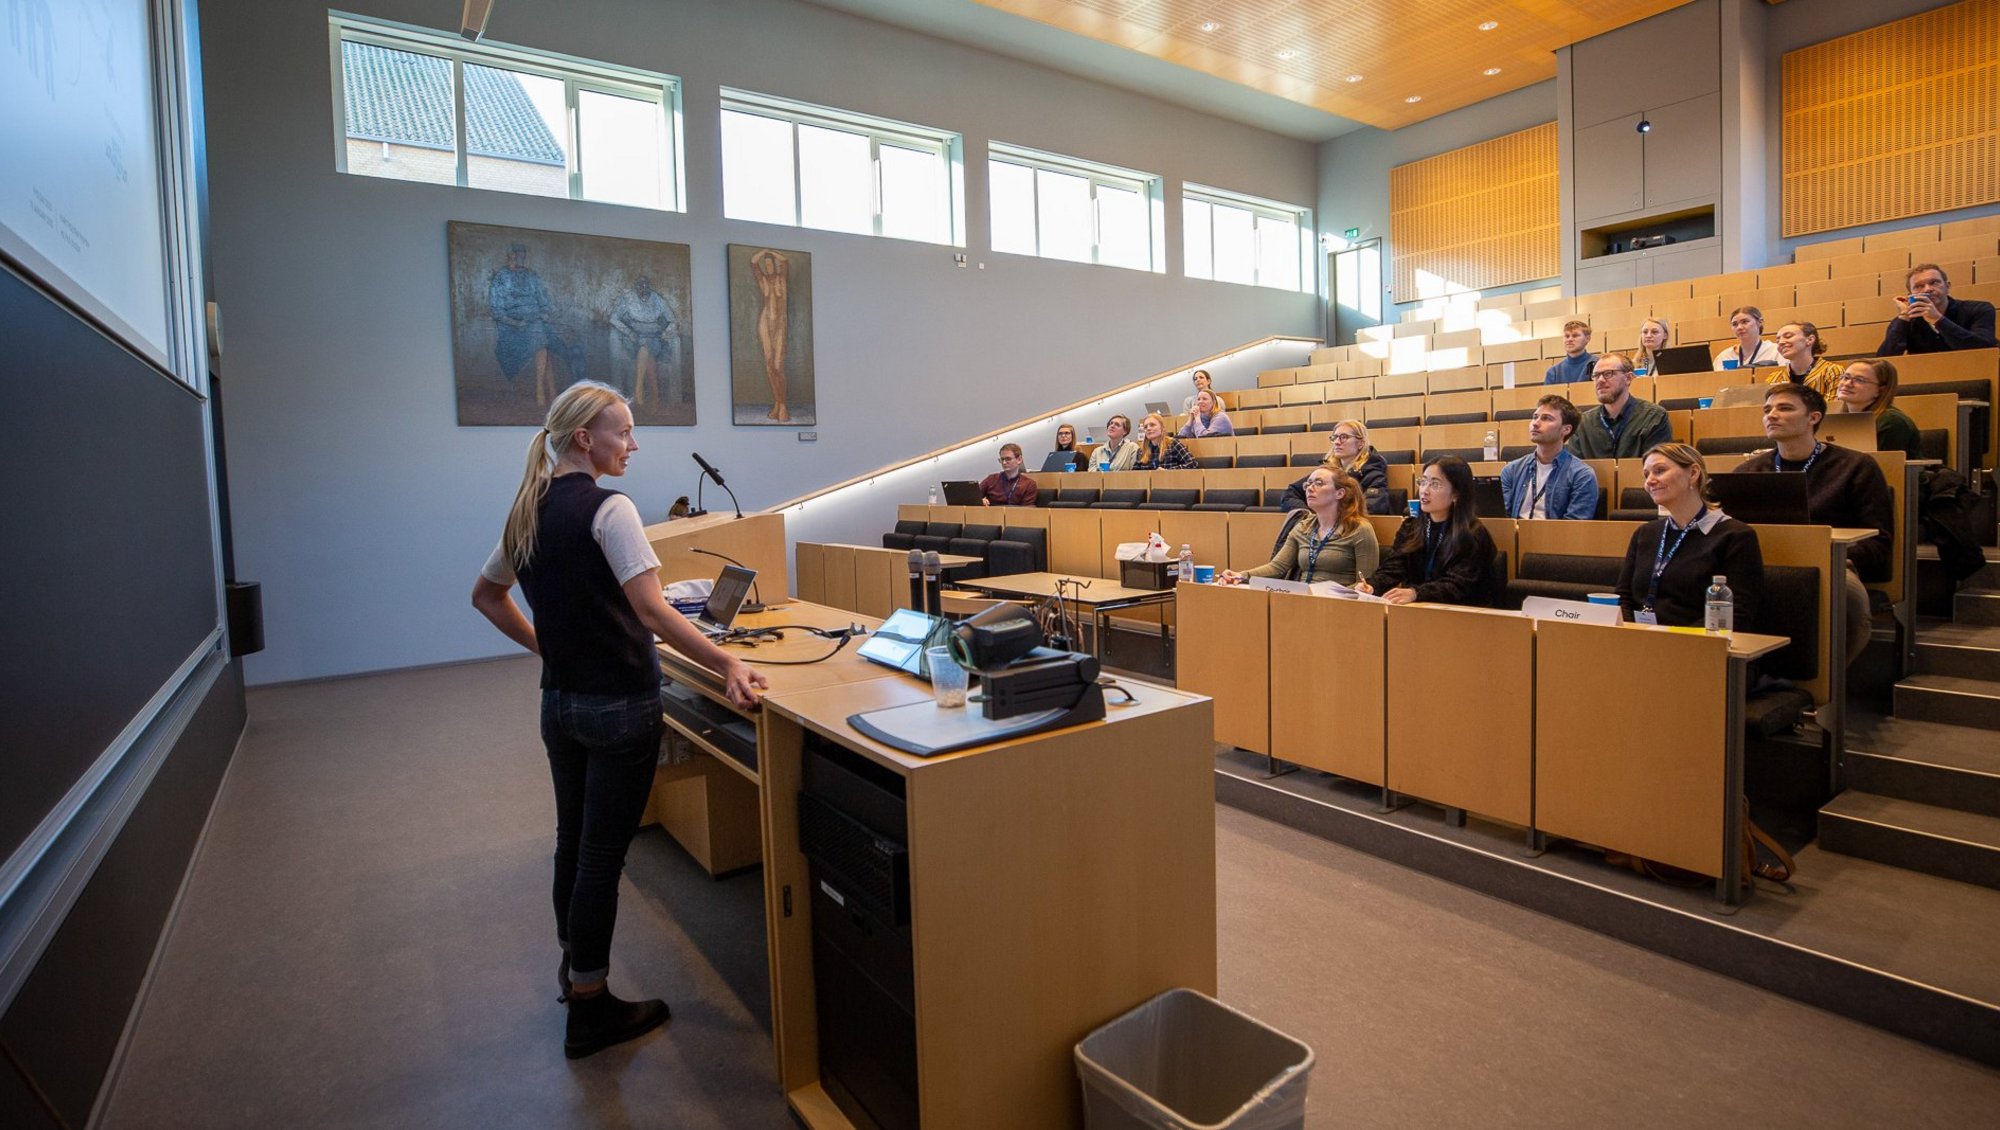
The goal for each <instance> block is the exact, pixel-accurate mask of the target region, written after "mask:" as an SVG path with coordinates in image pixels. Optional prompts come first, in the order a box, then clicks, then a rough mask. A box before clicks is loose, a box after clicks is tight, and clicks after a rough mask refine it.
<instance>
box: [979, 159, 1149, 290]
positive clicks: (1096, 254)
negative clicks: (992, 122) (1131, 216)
mask: <svg viewBox="0 0 2000 1130" xmlns="http://www.w3.org/2000/svg"><path fill="white" fill-rule="evenodd" d="M996 162H998V163H1004V164H1009V165H1014V166H1017V167H1020V168H1025V169H1028V170H1030V171H1031V172H1033V171H1047V172H1051V173H1061V174H1063V175H1065V176H1073V177H1082V178H1083V179H1085V180H1087V181H1088V182H1089V184H1090V224H1091V238H1090V259H1089V260H1088V262H1089V263H1090V264H1091V265H1092V266H1098V267H1116V268H1118V269H1120V270H1126V271H1146V272H1150V273H1152V274H1156V275H1163V274H1166V272H1167V254H1166V247H1167V205H1166V178H1165V177H1162V176H1160V175H1158V174H1156V173H1147V172H1141V171H1140V170H1138V169H1128V168H1124V167H1122V166H1119V165H1110V164H1106V163H1104V162H1102V161H1087V160H1085V159H1083V158H1081V157H1069V156H1065V155H1063V154H1061V153H1050V152H1048V151H1047V150H1043V149H1033V148H1030V147H1028V146H1025V145H1015V144H1013V143H1011V142H1006V141H988V142H987V143H986V166H987V177H986V203H987V219H988V222H989V223H990V222H991V219H992V214H993V200H994V197H993V176H992V168H993V165H994V164H995V163H996ZM1029 184H1030V185H1032V186H1034V188H1033V191H1034V197H1033V199H1032V200H1031V201H1030V203H1031V204H1032V205H1033V207H1034V217H1035V250H1034V252H1033V253H1032V255H1033V257H1034V258H1037V259H1051V260H1054V261H1056V262H1060V263H1077V262H1084V260H1079V259H1067V258H1063V257H1062V256H1056V255H1048V254H1045V253H1044V252H1043V251H1042V224H1041V218H1042V214H1041V188H1040V183H1039V181H1038V180H1037V179H1035V178H1030V180H1029ZM1100 185H1103V186H1106V187H1109V188H1114V189H1117V190H1119V191H1123V192H1136V193H1138V195H1139V198H1140V199H1141V200H1143V201H1145V204H1146V214H1147V224H1146V260H1147V262H1146V265H1145V266H1143V267H1132V266H1127V265H1126V264H1124V263H1106V262H1104V259H1103V247H1104V213H1103V210H1102V209H1101V208H1100V207H1099V206H1098V199H1097V190H1098V187H1099V186H1100ZM987 242H988V243H989V244H991V243H992V231H991V229H990V228H989V229H988V231H987ZM991 250H992V251H993V253H994V254H996V255H1023V254H1029V253H1027V252H1021V251H1003V250H1001V249H1000V248H999V247H997V246H994V247H991Z"/></svg>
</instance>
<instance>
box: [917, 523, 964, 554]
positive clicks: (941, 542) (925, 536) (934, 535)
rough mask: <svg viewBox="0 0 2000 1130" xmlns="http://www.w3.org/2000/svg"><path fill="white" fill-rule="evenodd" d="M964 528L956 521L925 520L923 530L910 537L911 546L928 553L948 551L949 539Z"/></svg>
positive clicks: (949, 550)
mask: <svg viewBox="0 0 2000 1130" xmlns="http://www.w3.org/2000/svg"><path fill="white" fill-rule="evenodd" d="M964 529H965V527H964V526H961V525H959V524H958V523H957V522H925V523H924V532H923V533H921V534H918V535H917V536H916V537H915V538H913V539H911V548H912V549H921V550H924V551H926V552H930V553H950V552H951V539H953V538H955V537H957V536H958V535H959V533H960V531H962V530H964Z"/></svg>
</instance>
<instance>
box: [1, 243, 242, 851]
mask: <svg viewBox="0 0 2000 1130" xmlns="http://www.w3.org/2000/svg"><path fill="white" fill-rule="evenodd" d="M0 326H5V327H7V334H6V340H7V345H8V350H7V353H8V356H7V359H6V362H5V364H4V367H0V388H3V389H4V391H0V420H4V421H6V428H7V433H8V436H7V444H6V448H7V452H8V455H9V459H8V461H7V466H8V474H7V476H6V478H7V481H6V482H5V484H4V485H0V585H4V589H0V640H4V641H5V642H6V649H7V655H8V662H7V673H6V675H5V677H4V678H0V757H4V758H5V764H4V766H0V780H4V781H5V782H6V786H7V787H6V788H4V789H0V860H4V859H6V858H8V857H10V856H12V855H13V854H14V853H15V851H16V850H18V849H19V848H20V846H21V844H22V842H23V841H24V840H26V839H27V838H28V836H29V834H30V833H31V832H33V830H34V829H35V826H36V825H37V824H39V823H40V822H41V821H42V820H43V819H44V818H45V817H46V816H47V815H48V814H49V812H50V811H51V810H52V809H54V808H55V807H56V805H57V804H58V802H60V801H61V799H62V797H63V795H64V794H65V793H66V792H68V791H69V789H70V788H71V787H72V786H74V785H75V784H76V783H77V781H78V780H79V779H80V778H81V777H82V776H83V775H84V773H85V771H86V770H88V769H89V768H90V766H91V764H92V763H93V762H94V761H96V759H97V758H98V756H99V755H100V754H102V753H103V752H104V750H105V749H106V747H108V746H109V745H110V744H111V742H112V740H113V739H114V738H115V737H117V735H118V733H119V732H120V731H121V730H123V729H124V728H125V727H126V726H127V725H128V724H129V723H130V722H131V721H132V720H133V719H134V718H135V717H136V716H137V715H138V714H139V712H140V710H141V709H143V708H144V707H145V705H146V703H147V701H148V700H149V699H151V698H152V697H153V695H154V694H155V693H157V692H158V691H159V690H160V689H161V688H162V687H163V686H164V685H166V683H167V682H168V680H169V679H171V678H172V677H173V675H174V672H175V671H176V669H178V668H179V667H180V665H181V664H182V663H183V662H185V661H186V660H187V659H188V657H189V656H190V655H192V654H193V653H194V650H195V649H196V648H197V647H199V646H200V645H201V643H202V641H203V640H204V639H206V638H207V637H208V635H209V634H210V633H211V632H212V631H214V630H215V628H216V626H217V623H218V621H219V619H220V617H219V614H218V610H217V608H216V600H215V585H216V581H215V578H216V566H215V556H214V550H213V535H212V532H211V516H210V511H209V498H208V490H209V488H208V469H207V454H206V452H207V443H206V441H205V439H204V438H203V418H204V413H205V412H206V405H205V403H204V402H203V401H202V400H201V399H200V398H199V397H197V396H196V395H195V394H194V393H193V392H191V391H190V390H189V389H188V388H187V386H185V385H183V384H181V383H180V382H178V381H176V380H174V379H172V378H170V377H168V376H167V375H166V374H165V373H163V372H162V371H161V370H160V369H158V368H156V367H155V366H153V365H151V364H149V363H147V362H145V361H142V360H140V359H139V358H138V357H136V356H134V355H133V354H132V353H131V352H130V351H128V350H127V349H126V348H125V347H124V346H122V345H120V344H119V343H118V342H117V341H115V340H114V339H112V338H111V337H109V336H107V335H106V334H104V333H103V332H101V331H99V330H98V329H97V328H96V327H95V326H93V325H91V324H90V323H88V322H85V321H84V320H82V319H81V318H79V317H77V316H76V315H75V314H74V313H72V312H71V311H70V310H69V309H67V308H66V307H64V306H62V305H61V304H59V303H57V302H55V301H53V300H51V299H50V298H49V297H48V296H47V295H46V294H44V293H43V292H42V291H41V290H39V289H38V288H36V287H35V286H34V285H32V284H30V283H28V282H27V281H25V280H23V279H22V278H21V277H20V276H19V275H17V274H15V273H14V272H13V271H12V270H9V269H5V267H4V264H0Z"/></svg>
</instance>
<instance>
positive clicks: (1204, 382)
mask: <svg viewBox="0 0 2000 1130" xmlns="http://www.w3.org/2000/svg"><path fill="white" fill-rule="evenodd" d="M1188 379H1190V380H1192V381H1193V382H1194V391H1193V392H1191V393H1188V395H1187V399H1186V400H1183V401H1181V415H1183V416H1192V415H1194V398H1195V397H1197V396H1200V395H1201V394H1202V393H1204V392H1209V391H1211V390H1210V389H1209V385H1210V384H1212V383H1214V382H1213V381H1212V380H1211V378H1210V377H1209V375H1208V370H1207V369H1196V370H1195V371H1194V372H1193V373H1192V374H1190V375H1189V378H1188ZM1215 404H1216V407H1218V408H1220V407H1221V406H1222V396H1221V394H1219V393H1218V394H1216V397H1215Z"/></svg>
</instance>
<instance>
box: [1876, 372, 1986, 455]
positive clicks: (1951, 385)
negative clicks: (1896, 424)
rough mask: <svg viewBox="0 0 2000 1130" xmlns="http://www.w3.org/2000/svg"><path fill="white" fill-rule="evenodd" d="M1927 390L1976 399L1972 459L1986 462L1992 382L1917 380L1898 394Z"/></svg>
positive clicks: (1972, 421)
mask: <svg viewBox="0 0 2000 1130" xmlns="http://www.w3.org/2000/svg"><path fill="white" fill-rule="evenodd" d="M1926 392H1948V393H1951V394H1952V395H1953V396H1956V397H1958V398H1959V399H1960V400H1971V401H1976V402H1977V403H1975V404H1974V405H1973V406H1972V418H1971V421H1970V430H1971V432H1972V459H1973V462H1974V463H1975V464H1976V465H1984V464H1985V462H1986V435H1987V429H1988V425H1987V421H1988V420H1990V419H1992V417H1991V416H1990V415H1989V413H1991V412H1992V411H1993V406H1992V405H1991V404H1990V403H1988V402H1987V397H1989V396H1991V395H1992V382H1990V381H1984V380H1978V381H1915V382H1912V383H1909V384H1905V385H1901V386H1899V387H1898V388H1897V389H1896V395H1897V396H1916V395H1918V394H1919V393H1926Z"/></svg>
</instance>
